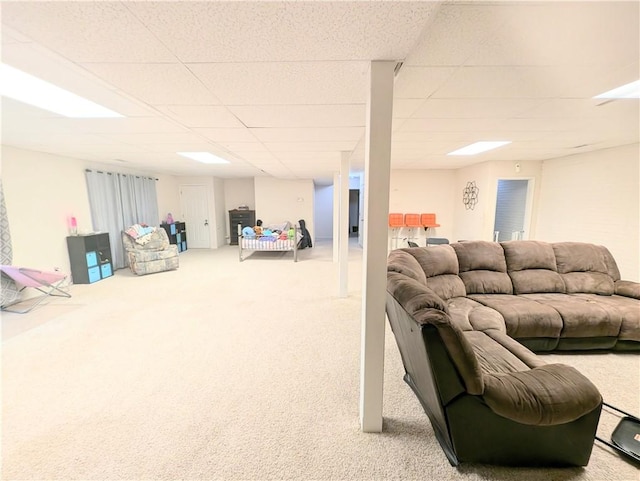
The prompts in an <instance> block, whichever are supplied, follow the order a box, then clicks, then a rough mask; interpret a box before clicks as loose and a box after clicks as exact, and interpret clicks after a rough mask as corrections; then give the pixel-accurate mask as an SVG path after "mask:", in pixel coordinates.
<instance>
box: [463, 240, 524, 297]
mask: <svg viewBox="0 0 640 481" xmlns="http://www.w3.org/2000/svg"><path fill="white" fill-rule="evenodd" d="M451 247H453V249H454V250H455V251H456V254H457V256H458V263H459V266H460V274H459V276H460V279H462V282H464V287H465V290H466V291H467V294H511V293H513V286H512V284H511V278H510V277H509V275H508V274H507V264H506V262H505V259H504V252H503V250H502V246H500V244H498V243H496V242H486V241H468V242H457V243H454V244H451Z"/></svg>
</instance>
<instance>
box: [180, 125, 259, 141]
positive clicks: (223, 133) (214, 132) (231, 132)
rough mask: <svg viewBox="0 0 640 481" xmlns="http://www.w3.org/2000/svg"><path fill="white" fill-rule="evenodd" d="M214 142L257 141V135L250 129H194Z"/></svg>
mask: <svg viewBox="0 0 640 481" xmlns="http://www.w3.org/2000/svg"><path fill="white" fill-rule="evenodd" d="M193 131H194V132H197V133H199V134H201V135H203V136H204V137H207V138H208V139H211V140H213V141H214V142H256V140H258V139H256V137H255V136H254V135H253V134H252V133H251V131H250V130H249V129H244V128H243V129H211V128H204V129H200V128H198V129H193Z"/></svg>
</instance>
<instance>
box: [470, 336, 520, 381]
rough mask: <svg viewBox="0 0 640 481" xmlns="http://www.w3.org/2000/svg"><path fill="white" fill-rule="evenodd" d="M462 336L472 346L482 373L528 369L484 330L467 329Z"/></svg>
mask: <svg viewBox="0 0 640 481" xmlns="http://www.w3.org/2000/svg"><path fill="white" fill-rule="evenodd" d="M464 336H465V337H466V338H467V340H468V341H469V343H470V344H471V347H472V348H473V352H474V353H475V355H476V358H477V359H478V363H479V364H480V370H481V371H482V374H483V375H484V374H496V373H510V372H516V371H527V370H529V366H527V365H526V364H525V363H524V362H522V360H520V358H518V357H517V356H516V355H514V354H513V353H512V352H511V351H509V350H508V349H506V348H505V347H504V346H502V345H501V344H500V343H498V342H496V341H495V340H494V339H492V338H491V337H489V336H487V335H486V334H485V333H484V332H480V331H469V332H465V333H464Z"/></svg>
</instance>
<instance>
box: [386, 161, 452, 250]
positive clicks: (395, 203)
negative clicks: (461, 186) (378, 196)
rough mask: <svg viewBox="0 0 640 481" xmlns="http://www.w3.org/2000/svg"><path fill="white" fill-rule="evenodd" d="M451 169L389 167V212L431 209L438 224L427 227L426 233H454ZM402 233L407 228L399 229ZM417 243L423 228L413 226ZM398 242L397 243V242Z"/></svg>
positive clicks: (412, 211)
mask: <svg viewBox="0 0 640 481" xmlns="http://www.w3.org/2000/svg"><path fill="white" fill-rule="evenodd" d="M455 179H456V177H455V171H453V170H392V171H391V177H390V189H391V191H390V193H389V212H392V213H393V212H399V213H402V214H411V213H413V214H424V213H435V214H436V220H437V222H438V224H440V227H436V228H430V229H429V231H428V236H429V237H446V238H448V239H450V240H451V239H452V238H453V235H454V207H453V202H454V196H455ZM402 232H403V234H402V237H406V234H407V232H408V231H407V229H403V231H402ZM413 233H414V235H416V234H418V236H419V238H420V239H419V241H418V244H419V245H422V246H424V245H425V236H426V234H427V233H426V232H425V231H424V229H414V232H413ZM398 246H400V243H398Z"/></svg>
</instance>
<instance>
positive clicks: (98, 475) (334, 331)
mask: <svg viewBox="0 0 640 481" xmlns="http://www.w3.org/2000/svg"><path fill="white" fill-rule="evenodd" d="M286 255H287V254H275V256H273V255H269V254H268V253H265V254H262V255H258V256H257V257H256V258H249V259H247V260H246V261H245V262H242V263H241V264H238V260H237V248H235V247H232V246H228V247H225V248H221V249H217V250H211V251H203V250H188V251H186V252H185V253H184V254H182V257H181V259H180V268H179V269H177V270H175V271H169V272H163V273H158V274H152V275H148V276H143V277H137V276H135V275H134V274H132V273H131V272H129V271H128V270H124V269H123V270H118V271H117V272H116V275H115V276H114V277H112V278H110V279H105V280H104V281H101V282H98V283H96V284H94V285H75V286H73V289H72V291H73V298H72V299H68V300H67V299H60V300H56V301H54V302H49V303H47V304H46V305H45V306H43V307H40V308H39V309H38V310H34V311H32V312H31V313H29V314H26V315H19V314H13V315H11V314H6V313H5V314H3V318H2V328H3V336H4V339H3V346H2V348H3V349H2V350H3V354H2V355H3V403H4V406H3V461H2V462H3V478H4V479H235V480H247V479H255V480H258V479H301V480H302V479H305V480H306V479H359V480H370V479H380V480H382V479H412V480H416V479H442V480H480V479H504V480H517V479H527V480H540V481H542V480H548V479H555V480H593V481H596V480H597V481H600V480H612V481H613V480H637V479H638V471H637V467H636V466H635V465H634V464H633V463H631V462H630V461H628V460H625V459H624V458H622V457H621V456H620V455H619V454H617V453H615V452H614V451H613V450H611V449H610V448H607V447H606V446H603V445H601V444H599V443H596V445H595V446H594V449H593V454H592V457H591V460H590V462H589V465H588V466H586V467H585V468H509V467H497V466H483V465H465V464H462V465H461V466H460V467H458V468H457V469H456V468H453V467H451V465H450V464H449V462H448V461H447V458H446V457H445V455H444V453H443V452H442V450H441V449H440V447H439V445H438V442H437V441H436V439H435V437H434V434H433V429H432V427H431V425H430V423H429V420H428V418H427V416H426V415H425V414H424V411H423V409H422V407H421V406H420V403H419V402H418V400H417V399H416V397H415V396H414V395H413V393H412V391H411V389H410V388H409V387H408V386H407V385H406V384H405V383H404V382H403V381H402V376H403V374H404V370H403V367H402V361H401V359H400V355H399V352H398V349H397V347H396V344H395V341H394V340H393V336H392V335H391V333H390V330H389V328H387V336H386V337H387V339H386V347H385V379H384V381H385V388H384V430H383V432H382V433H381V434H367V433H363V432H361V430H360V426H359V423H358V390H359V383H358V378H359V351H360V308H361V294H360V287H359V286H360V284H361V283H360V280H361V267H362V261H361V249H360V248H359V247H357V245H352V247H351V250H350V259H349V275H350V285H351V288H350V292H349V297H348V298H346V299H338V298H336V295H335V274H336V269H335V264H334V263H333V262H332V258H331V244H330V243H328V242H324V243H322V242H321V243H320V244H319V245H316V246H314V247H313V249H309V250H306V251H302V252H301V253H300V257H301V259H300V261H299V262H298V263H293V262H291V261H290V260H289V259H282V258H280V256H286ZM288 255H290V254H288ZM195 280H197V281H195ZM239 286H242V287H240V288H239ZM543 360H544V361H545V362H562V363H566V364H569V365H572V366H574V367H576V368H577V369H578V370H579V371H580V372H582V373H583V374H584V375H585V376H587V377H588V378H589V379H590V380H591V381H592V382H594V383H595V385H596V386H597V387H598V389H599V390H600V391H601V393H602V395H603V397H604V398H605V400H609V401H610V402H612V403H614V404H616V405H618V406H620V407H623V408H626V409H628V410H634V409H636V407H637V406H638V403H639V402H640V395H639V393H640V383H639V379H638V372H640V359H639V358H638V356H637V354H634V353H613V352H603V353H595V354H594V353H587V354H585V353H577V354H575V353H566V354H546V355H543ZM619 419H620V415H619V414H617V413H615V412H607V410H606V409H605V411H604V412H603V414H602V418H601V424H600V428H599V433H600V435H601V436H603V437H608V435H609V433H610V432H611V430H612V429H613V427H614V426H615V425H616V423H617V422H618V421H619Z"/></svg>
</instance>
